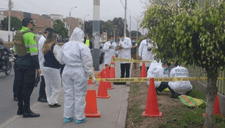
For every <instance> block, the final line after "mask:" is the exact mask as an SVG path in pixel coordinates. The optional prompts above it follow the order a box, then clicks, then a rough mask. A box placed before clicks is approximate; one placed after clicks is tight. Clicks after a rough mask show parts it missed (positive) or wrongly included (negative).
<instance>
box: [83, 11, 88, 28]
mask: <svg viewBox="0 0 225 128" xmlns="http://www.w3.org/2000/svg"><path fill="white" fill-rule="evenodd" d="M87 16H89V14H87V15H86V16H85V17H87ZM85 17H84V23H83V31H84V28H85Z"/></svg>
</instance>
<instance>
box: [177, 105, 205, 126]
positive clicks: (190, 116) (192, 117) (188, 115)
mask: <svg viewBox="0 0 225 128" xmlns="http://www.w3.org/2000/svg"><path fill="white" fill-rule="evenodd" d="M202 113H203V110H202V109H200V108H195V110H194V111H193V112H185V113H184V115H183V116H182V117H181V119H180V120H179V121H178V124H180V125H181V126H182V127H188V126H190V125H193V124H194V125H196V126H200V127H201V126H202V125H203V122H204V120H205V118H204V117H203V116H202Z"/></svg>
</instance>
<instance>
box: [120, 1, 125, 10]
mask: <svg viewBox="0 0 225 128" xmlns="http://www.w3.org/2000/svg"><path fill="white" fill-rule="evenodd" d="M120 3H121V5H122V6H123V8H125V6H124V4H123V2H122V0H120Z"/></svg>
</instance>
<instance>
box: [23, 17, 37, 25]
mask: <svg viewBox="0 0 225 128" xmlns="http://www.w3.org/2000/svg"><path fill="white" fill-rule="evenodd" d="M29 23H32V24H33V26H36V25H35V24H34V22H33V19H31V18H23V20H22V25H23V26H27V25H28V24H29Z"/></svg>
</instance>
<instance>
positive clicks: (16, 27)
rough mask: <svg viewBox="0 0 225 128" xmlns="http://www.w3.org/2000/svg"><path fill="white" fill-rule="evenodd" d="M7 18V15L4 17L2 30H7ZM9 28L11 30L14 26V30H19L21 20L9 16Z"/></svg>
mask: <svg viewBox="0 0 225 128" xmlns="http://www.w3.org/2000/svg"><path fill="white" fill-rule="evenodd" d="M8 19H9V17H6V18H4V20H3V22H2V24H3V26H2V28H3V29H4V30H8ZM10 25H11V26H10V30H12V28H14V30H20V29H21V28H22V21H21V20H20V19H18V18H17V17H12V16H11V23H10Z"/></svg>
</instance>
